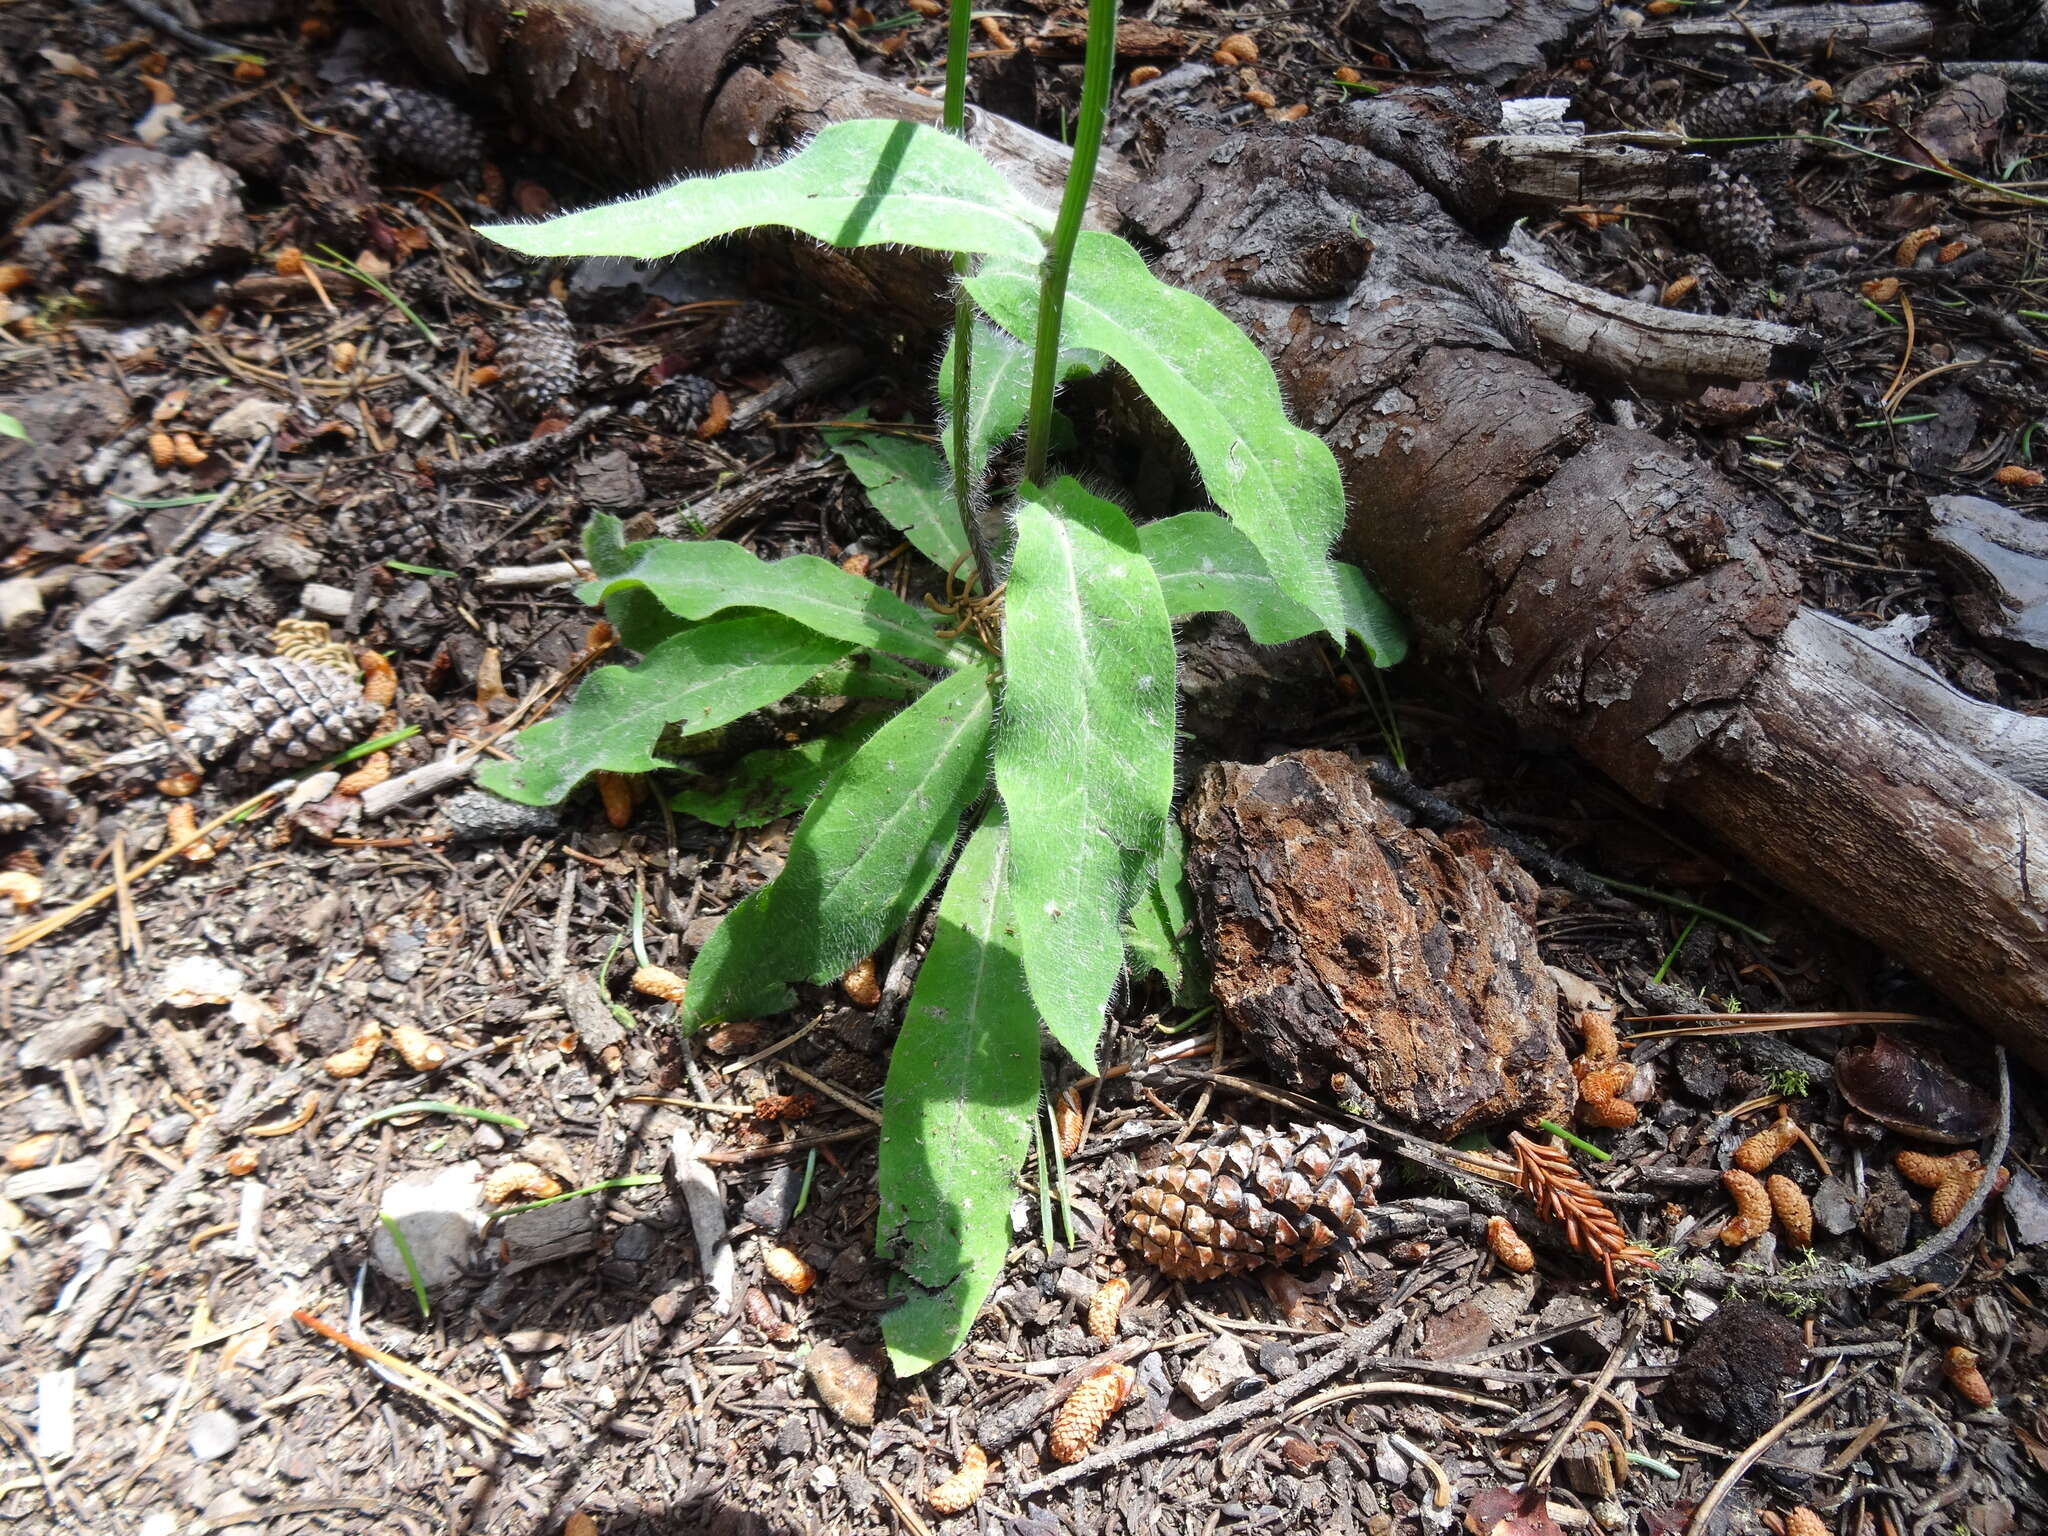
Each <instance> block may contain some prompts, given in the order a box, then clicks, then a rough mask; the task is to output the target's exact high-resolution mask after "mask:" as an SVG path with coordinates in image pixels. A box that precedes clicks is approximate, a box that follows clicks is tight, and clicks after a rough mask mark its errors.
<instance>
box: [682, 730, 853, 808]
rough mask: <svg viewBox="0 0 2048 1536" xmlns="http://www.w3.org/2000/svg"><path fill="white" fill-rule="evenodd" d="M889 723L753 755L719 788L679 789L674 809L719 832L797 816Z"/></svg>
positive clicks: (722, 778)
mask: <svg viewBox="0 0 2048 1536" xmlns="http://www.w3.org/2000/svg"><path fill="white" fill-rule="evenodd" d="M883 719H884V717H883V716H881V715H871V716H869V717H868V718H867V719H865V720H859V721H856V722H855V723H854V724H853V725H852V726H850V727H848V728H847V729H846V730H844V731H841V732H840V733H839V734H838V735H836V736H819V737H817V738H815V739H813V740H811V741H806V742H800V743H798V744H797V745H796V746H793V747H774V748H770V749H768V750H766V751H761V752H749V753H748V754H747V755H746V756H745V757H743V758H741V759H740V760H739V761H738V762H737V763H735V764H734V765H733V767H732V769H731V771H730V772H728V773H723V774H720V775H719V778H718V787H717V788H716V789H687V788H686V789H679V790H677V791H676V792H675V793H674V794H672V795H670V796H669V799H668V803H669V809H671V810H676V811H681V812H682V813H683V814H684V815H685V816H694V817H696V818H697V819H698V820H699V821H708V822H710V823H711V824H712V825H713V826H715V827H762V826H766V825H767V824H768V823H769V822H771V821H774V820H776V819H777V818H778V817H782V816H793V815H795V814H796V813H797V812H798V811H800V810H802V809H803V808H804V807H805V806H806V805H808V804H810V802H811V797H812V796H813V795H815V794H817V792H818V790H819V788H820V787H821V786H822V785H823V784H824V782H825V781H826V780H827V779H829V778H830V777H831V776H832V775H833V774H835V773H837V772H838V771H839V765H840V764H842V763H844V762H845V761H846V760H847V759H848V758H849V757H851V756H853V754H854V753H855V752H856V751H858V750H859V748H860V744H861V743H862V742H864V741H866V740H867V739H868V738H869V737H870V736H872V735H874V734H875V732H876V731H877V730H878V729H879V728H880V727H881V725H882V721H883Z"/></svg>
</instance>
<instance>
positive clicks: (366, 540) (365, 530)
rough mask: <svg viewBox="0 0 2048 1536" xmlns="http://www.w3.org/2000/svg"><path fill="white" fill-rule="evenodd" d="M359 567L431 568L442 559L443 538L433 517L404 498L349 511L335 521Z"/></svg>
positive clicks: (381, 498) (382, 498)
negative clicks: (388, 563)
mask: <svg viewBox="0 0 2048 1536" xmlns="http://www.w3.org/2000/svg"><path fill="white" fill-rule="evenodd" d="M335 521H336V524H337V526H338V527H339V528H340V530H341V531H342V533H343V534H344V535H345V537H346V539H347V545H346V547H347V548H348V550H349V552H350V557H351V558H352V559H354V560H356V561H357V562H358V563H359V565H363V566H370V565H381V564H383V563H384V562H385V561H387V560H396V561H398V562H399V563H400V564H401V565H432V564H434V562H435V561H437V560H438V559H440V557H441V552H442V550H441V537H440V534H439V532H438V531H437V529H436V524H435V520H434V518H433V517H432V515H431V514H429V513H427V512H425V511H422V510H421V509H420V508H419V507H417V506H415V505H413V504H412V502H410V501H409V500H407V499H406V498H405V497H402V496H379V497H376V498H374V499H373V500H370V501H367V502H364V503H363V504H362V505H360V506H355V507H351V508H349V509H348V510H347V511H346V512H344V513H342V514H341V516H340V517H339V518H337V519H336V520H335Z"/></svg>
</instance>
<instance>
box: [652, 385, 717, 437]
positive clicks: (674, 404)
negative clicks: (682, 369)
mask: <svg viewBox="0 0 2048 1536" xmlns="http://www.w3.org/2000/svg"><path fill="white" fill-rule="evenodd" d="M717 393H718V386H717V385H716V384H714V383H712V382H711V381H710V380H709V379H707V378H705V377H703V376H702V375H701V374H695V373H679V374H677V375H676V376H675V377H674V378H672V379H669V380H668V381H667V382H665V383H664V384H663V385H662V386H661V388H659V389H657V390H656V391H655V392H654V393H653V394H652V395H650V396H648V398H647V399H646V400H644V401H642V402H641V405H640V410H639V413H638V414H639V415H640V416H641V417H642V418H643V419H644V420H645V421H646V422H647V424H648V425H649V426H651V427H653V428H654V429H655V431H657V432H666V433H667V434H668V435H669V436H670V437H688V436H689V435H690V434H691V433H692V432H694V431H696V430H697V428H698V427H699V426H700V425H701V424H702V423H703V421H704V416H705V413H706V412H707V411H709V410H710V409H711V397H712V396H713V395H715V394H717Z"/></svg>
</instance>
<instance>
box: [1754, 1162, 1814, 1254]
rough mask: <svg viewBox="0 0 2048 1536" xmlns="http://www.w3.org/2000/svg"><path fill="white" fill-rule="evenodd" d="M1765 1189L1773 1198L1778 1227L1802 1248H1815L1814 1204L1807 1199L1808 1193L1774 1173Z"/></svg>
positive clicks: (1767, 1181)
mask: <svg viewBox="0 0 2048 1536" xmlns="http://www.w3.org/2000/svg"><path fill="white" fill-rule="evenodd" d="M1764 1189H1765V1191H1766V1192H1767V1193H1768V1194H1769V1195H1770V1197H1771V1210H1772V1212H1773V1214H1775V1215H1776V1216H1777V1218H1778V1225H1779V1226H1780V1227H1782V1228H1784V1231H1785V1235H1786V1236H1787V1237H1788V1238H1790V1239H1791V1240H1792V1241H1793V1243H1794V1244H1795V1245H1797V1246H1798V1247H1801V1248H1811V1247H1812V1246H1813V1204H1812V1202H1811V1201H1809V1200H1808V1199H1807V1198H1806V1191H1805V1190H1803V1189H1801V1188H1800V1187H1799V1186H1798V1185H1797V1184H1794V1183H1793V1182H1792V1181H1791V1180H1790V1179H1788V1178H1786V1177H1785V1175H1784V1174H1782V1173H1774V1174H1772V1175H1771V1176H1770V1177H1769V1178H1768V1179H1766V1180H1764Z"/></svg>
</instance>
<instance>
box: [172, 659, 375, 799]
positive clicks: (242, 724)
mask: <svg viewBox="0 0 2048 1536" xmlns="http://www.w3.org/2000/svg"><path fill="white" fill-rule="evenodd" d="M222 666H223V667H224V669H225V670H226V673H227V681H226V682H224V683H222V684H221V685H220V686H219V687H216V688H208V689H204V690H202V691H201V692H199V693H195V694H194V695H193V696H192V697H191V698H190V699H188V700H187V701H186V703H185V710H184V714H183V716H182V718H183V721H184V724H185V730H184V732H183V733H182V734H181V735H180V736H179V738H178V740H179V743H180V745H182V746H186V747H189V748H190V749H191V750H192V752H193V753H194V754H195V755H196V756H197V757H198V758H199V759H200V760H201V761H202V762H218V761H219V760H221V759H223V758H225V757H226V756H227V755H228V754H229V753H230V752H235V753H236V754H237V755H236V757H235V760H234V767H235V770H236V771H237V772H239V773H253V774H275V773H284V772H287V771H289V770H290V769H293V768H299V767H303V766H304V765H305V764H307V763H317V762H319V761H320V760H321V759H322V758H326V757H332V756H333V755H334V754H335V753H337V752H339V751H341V750H342V749H343V748H345V747H352V746H354V745H355V744H356V743H357V742H359V741H361V740H362V739H363V738H364V737H365V736H367V735H368V734H369V732H370V728H371V727H372V726H374V725H375V724H376V723H377V718H378V716H379V715H381V714H382V713H383V711H382V710H381V709H379V708H378V707H377V706H376V705H375V704H372V703H369V702H368V701H367V700H365V699H364V698H363V696H362V693H361V691H360V690H359V689H358V688H357V686H356V682H355V679H354V678H352V677H350V676H349V675H348V674H347V673H346V672H342V671H339V670H337V669H336V668H334V667H326V666H321V665H319V664H317V663H314V662H305V661H293V660H290V659H288V658H286V657H281V656H231V657H229V658H228V659H227V660H226V661H225V662H224V663H222ZM238 749H239V750H238Z"/></svg>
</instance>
